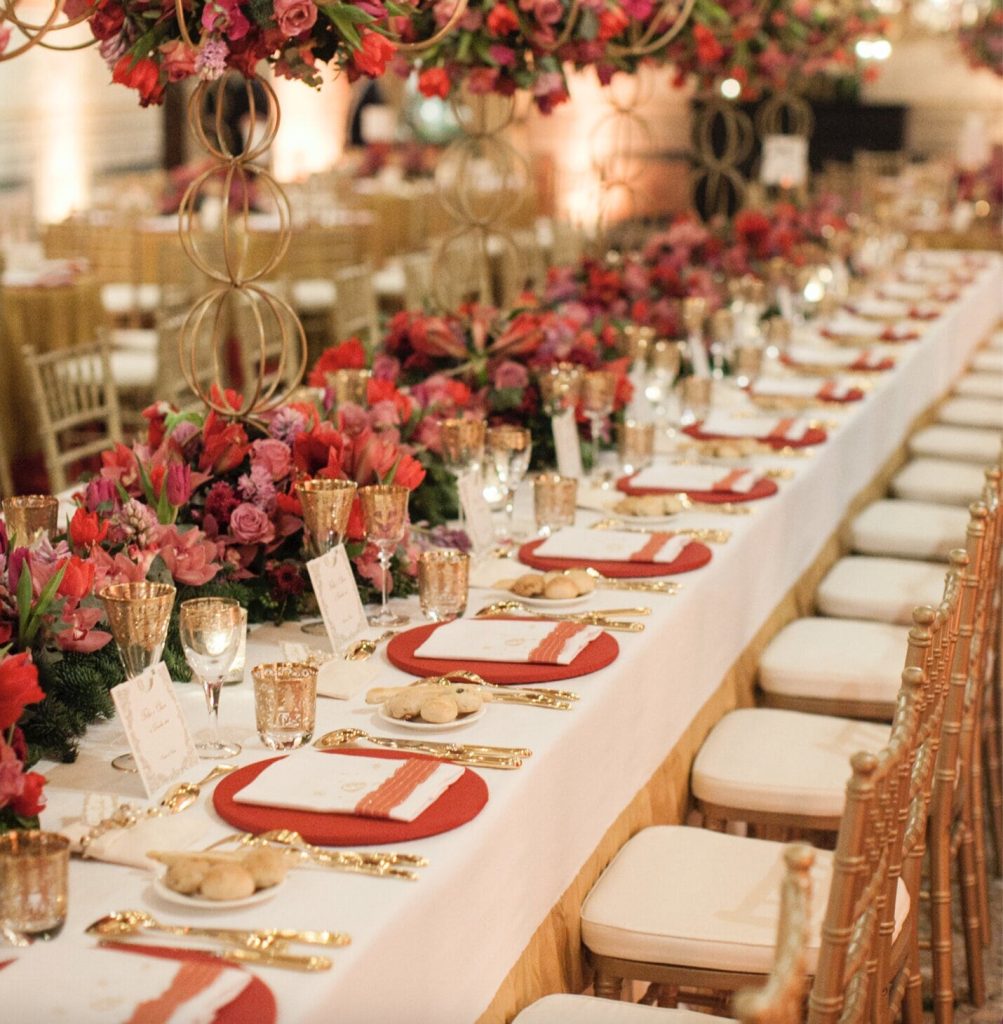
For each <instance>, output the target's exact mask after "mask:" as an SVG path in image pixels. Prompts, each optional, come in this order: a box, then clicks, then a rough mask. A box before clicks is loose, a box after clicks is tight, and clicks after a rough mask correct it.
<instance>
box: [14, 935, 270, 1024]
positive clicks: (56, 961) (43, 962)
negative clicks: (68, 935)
mask: <svg viewBox="0 0 1003 1024" xmlns="http://www.w3.org/2000/svg"><path fill="white" fill-rule="evenodd" d="M250 981H251V975H250V974H248V973H247V972H246V971H242V970H240V969H238V968H235V967H228V966H226V965H224V964H218V963H201V962H194V961H188V962H181V961H178V960H171V959H167V958H165V957H155V956H143V955H142V954H139V953H121V952H118V951H117V950H114V949H98V948H94V949H80V948H78V947H73V946H64V945H60V943H58V942H54V943H52V945H45V944H43V943H35V945H34V946H33V947H32V948H31V950H30V951H29V952H28V953H26V954H24V955H23V956H21V957H20V958H19V959H18V960H16V961H15V962H14V963H12V964H9V965H8V966H7V967H5V968H4V969H3V970H2V971H0V1006H2V1007H3V1009H4V1019H5V1020H10V1021H29V1020H31V1021H39V1022H43V1021H44V1022H45V1024H120V1022H125V1021H129V1022H130V1024H152V1022H154V1021H159V1022H163V1024H211V1022H212V1021H213V1020H214V1019H215V1017H216V1012H217V1011H218V1010H219V1009H220V1008H222V1007H224V1006H226V1005H227V1003H232V1002H233V1000H234V999H236V998H237V996H239V995H240V993H241V992H243V991H244V989H245V988H247V986H248V985H249V984H250Z"/></svg>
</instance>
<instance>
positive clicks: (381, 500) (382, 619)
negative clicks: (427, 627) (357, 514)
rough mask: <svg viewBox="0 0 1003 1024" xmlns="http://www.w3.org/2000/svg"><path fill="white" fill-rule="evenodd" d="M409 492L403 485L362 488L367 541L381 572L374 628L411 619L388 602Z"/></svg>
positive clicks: (397, 624)
mask: <svg viewBox="0 0 1003 1024" xmlns="http://www.w3.org/2000/svg"><path fill="white" fill-rule="evenodd" d="M410 493H411V492H410V491H409V490H408V489H407V488H406V487H402V486H401V485H400V484H371V485H370V486H369V487H360V488H359V500H360V501H361V503H362V528H363V530H364V531H365V534H366V540H367V541H369V542H370V543H371V544H375V545H376V550H377V552H378V554H379V560H380V569H381V570H382V572H381V576H382V586H381V588H380V590H381V595H380V597H381V599H380V610H379V611H378V612H376V613H375V614H374V615H370V616H369V625H371V626H400V625H402V624H403V623H405V622H407V621H408V616H406V615H399V614H397V613H396V612H392V611H391V610H390V608H389V606H388V603H387V581H388V579H389V578H390V562H391V560H392V559H393V554H394V551H395V550H396V549H397V545H398V544H399V543H400V542H401V541H402V540H403V539H404V532H405V530H406V528H407V502H408V497H409V495H410Z"/></svg>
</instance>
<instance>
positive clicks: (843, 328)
mask: <svg viewBox="0 0 1003 1024" xmlns="http://www.w3.org/2000/svg"><path fill="white" fill-rule="evenodd" d="M884 329H885V325H884V324H882V323H876V322H875V321H874V320H864V319H862V318H861V317H859V316H853V315H852V314H851V313H846V312H840V313H837V314H836V315H835V316H833V317H832V318H831V319H830V320H829V321H828V322H826V323H825V324H824V325H823V327H822V331H823V334H830V335H833V336H834V337H837V338H878V337H880V336H881V333H882V332H883V331H884Z"/></svg>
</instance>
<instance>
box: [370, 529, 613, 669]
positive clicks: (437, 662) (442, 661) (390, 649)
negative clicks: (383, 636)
mask: <svg viewBox="0 0 1003 1024" xmlns="http://www.w3.org/2000/svg"><path fill="white" fill-rule="evenodd" d="M537 543H540V542H537ZM440 625H441V623H438V622H433V623H431V624H430V625H428V626H417V627H415V628H414V629H409V630H407V632H405V633H398V634H397V636H395V637H394V638H393V639H392V640H391V641H390V643H389V644H387V657H388V658H389V659H390V662H391V664H393V665H396V666H397V667H398V668H400V669H403V670H404V671H405V672H414V673H415V674H416V675H419V676H430V675H444V674H445V673H447V672H456V671H457V670H458V669H466V670H467V671H468V672H476V673H477V674H478V675H479V676H481V678H483V679H485V680H486V681H487V682H489V683H495V684H497V685H498V686H517V685H523V684H527V683H553V682H556V681H557V680H559V679H574V678H576V677H577V676H587V675H589V674H590V673H592V672H598V671H599V669H601V668H605V667H606V666H607V665H611V664H612V663H613V662H614V661H615V660H616V656H617V655H618V654H619V653H620V645H619V644H618V643H617V642H616V640H614V639H613V637H611V636H610V635H609V633H603V634H602V636H600V637H598V638H597V639H596V640H594V641H593V642H592V643H590V644H589V645H588V647H586V648H585V650H583V651H582V652H581V654H579V655H578V657H577V658H575V659H574V660H573V661H572V662H571V663H570V664H568V665H530V664H519V663H513V662H506V661H467V660H462V661H461V660H459V659H456V660H454V659H452V658H419V657H417V656H416V655H415V653H414V652H415V651H416V650H417V649H418V648H419V647H420V646H421V645H422V644H423V643H424V642H425V640H426V638H427V637H428V636H429V635H430V634H431V632H432V630H434V629H438V628H439V626H440Z"/></svg>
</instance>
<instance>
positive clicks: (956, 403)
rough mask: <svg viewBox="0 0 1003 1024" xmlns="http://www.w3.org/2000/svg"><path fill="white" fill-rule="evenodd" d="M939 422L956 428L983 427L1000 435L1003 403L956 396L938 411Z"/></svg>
mask: <svg viewBox="0 0 1003 1024" xmlns="http://www.w3.org/2000/svg"><path fill="white" fill-rule="evenodd" d="M937 422H938V423H946V424H948V425H950V426H954V427H981V428H985V429H989V430H995V431H997V433H998V432H999V431H1000V430H1003V402H997V401H994V400H993V399H991V398H972V397H971V396H968V395H955V396H952V397H951V398H948V399H947V400H946V401H945V402H944V403H943V404H942V405H941V407H940V408H939V409H938V410H937Z"/></svg>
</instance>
